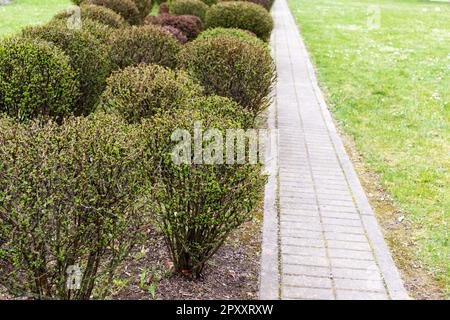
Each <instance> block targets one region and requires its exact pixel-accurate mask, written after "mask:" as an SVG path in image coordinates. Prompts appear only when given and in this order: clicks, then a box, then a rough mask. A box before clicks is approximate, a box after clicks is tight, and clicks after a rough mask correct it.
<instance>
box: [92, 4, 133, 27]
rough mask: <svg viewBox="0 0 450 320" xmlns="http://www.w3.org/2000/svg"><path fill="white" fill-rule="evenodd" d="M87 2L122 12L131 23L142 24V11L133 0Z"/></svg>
mask: <svg viewBox="0 0 450 320" xmlns="http://www.w3.org/2000/svg"><path fill="white" fill-rule="evenodd" d="M86 3H87V4H95V5H98V6H104V7H106V8H109V9H111V10H112V11H114V12H116V13H118V14H120V15H121V16H122V17H123V18H124V19H125V20H126V21H127V22H128V23H129V24H140V23H141V22H142V17H141V13H140V12H139V9H138V8H137V6H136V4H135V3H134V2H133V1H132V0H87V1H86Z"/></svg>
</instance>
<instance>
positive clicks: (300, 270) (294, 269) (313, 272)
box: [281, 264, 331, 277]
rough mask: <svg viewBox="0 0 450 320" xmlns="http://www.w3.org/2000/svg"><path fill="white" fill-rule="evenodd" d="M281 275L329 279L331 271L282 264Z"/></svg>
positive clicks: (321, 268) (322, 268) (323, 268)
mask: <svg viewBox="0 0 450 320" xmlns="http://www.w3.org/2000/svg"><path fill="white" fill-rule="evenodd" d="M281 270H282V272H283V274H291V275H294V274H296V275H304V276H316V277H330V275H331V271H330V269H329V268H328V267H312V266H301V265H293V264H284V265H283V266H282V267H281Z"/></svg>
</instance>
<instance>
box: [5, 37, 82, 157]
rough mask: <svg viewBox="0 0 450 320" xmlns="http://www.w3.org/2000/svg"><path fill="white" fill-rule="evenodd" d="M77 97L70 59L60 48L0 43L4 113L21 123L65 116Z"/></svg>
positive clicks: (35, 42) (38, 43)
mask: <svg viewBox="0 0 450 320" xmlns="http://www.w3.org/2000/svg"><path fill="white" fill-rule="evenodd" d="M77 95H78V83H77V81H76V79H75V72H74V71H73V69H72V67H71V66H70V61H69V58H68V57H67V56H66V55H65V54H64V53H63V52H62V51H61V50H60V49H58V48H57V47H56V46H54V45H53V44H51V43H48V42H45V41H42V40H31V39H17V38H12V39H9V40H3V41H1V42H0V113H3V112H4V113H6V114H8V115H9V116H10V117H13V118H15V119H17V120H19V121H23V120H27V119H30V118H32V117H36V116H39V115H50V116H56V117H59V116H64V115H66V114H68V113H70V112H72V111H73V108H74V103H75V100H76V97H77ZM2 159H3V158H2Z"/></svg>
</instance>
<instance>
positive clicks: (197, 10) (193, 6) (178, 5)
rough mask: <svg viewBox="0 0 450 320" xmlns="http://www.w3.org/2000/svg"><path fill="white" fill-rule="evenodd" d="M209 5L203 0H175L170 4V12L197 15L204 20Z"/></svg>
mask: <svg viewBox="0 0 450 320" xmlns="http://www.w3.org/2000/svg"><path fill="white" fill-rule="evenodd" d="M206 10H208V6H207V5H206V4H205V3H203V2H202V1H201V0H175V1H173V2H172V3H171V4H170V13H171V14H174V15H191V16H197V17H199V18H200V19H201V20H202V21H203V20H204V19H205V14H206Z"/></svg>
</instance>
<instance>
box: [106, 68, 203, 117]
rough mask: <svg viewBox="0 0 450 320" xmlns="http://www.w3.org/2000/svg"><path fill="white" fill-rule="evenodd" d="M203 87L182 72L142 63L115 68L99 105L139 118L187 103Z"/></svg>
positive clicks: (125, 115) (108, 109) (126, 115)
mask: <svg viewBox="0 0 450 320" xmlns="http://www.w3.org/2000/svg"><path fill="white" fill-rule="evenodd" d="M201 93H202V88H201V87H200V86H199V85H198V84H196V83H195V82H194V81H193V80H191V79H190V78H189V77H188V76H187V75H186V74H185V73H184V72H181V71H180V72H175V71H172V70H170V69H166V68H163V67H160V66H157V65H144V64H141V65H139V66H136V67H134V66H133V67H128V68H126V69H124V70H120V71H117V72H115V73H113V74H112V75H111V77H110V78H109V79H108V86H107V87H106V90H105V92H104V93H103V95H102V104H101V108H102V109H103V110H107V111H109V112H113V113H116V114H120V115H121V116H122V117H124V118H125V119H126V120H127V121H129V122H139V121H140V120H141V119H142V118H150V117H152V116H153V115H155V114H156V113H161V112H164V111H167V110H174V109H177V108H178V107H179V106H181V105H183V104H184V103H186V104H189V101H192V100H193V99H194V98H195V97H196V96H198V95H200V94H201Z"/></svg>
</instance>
